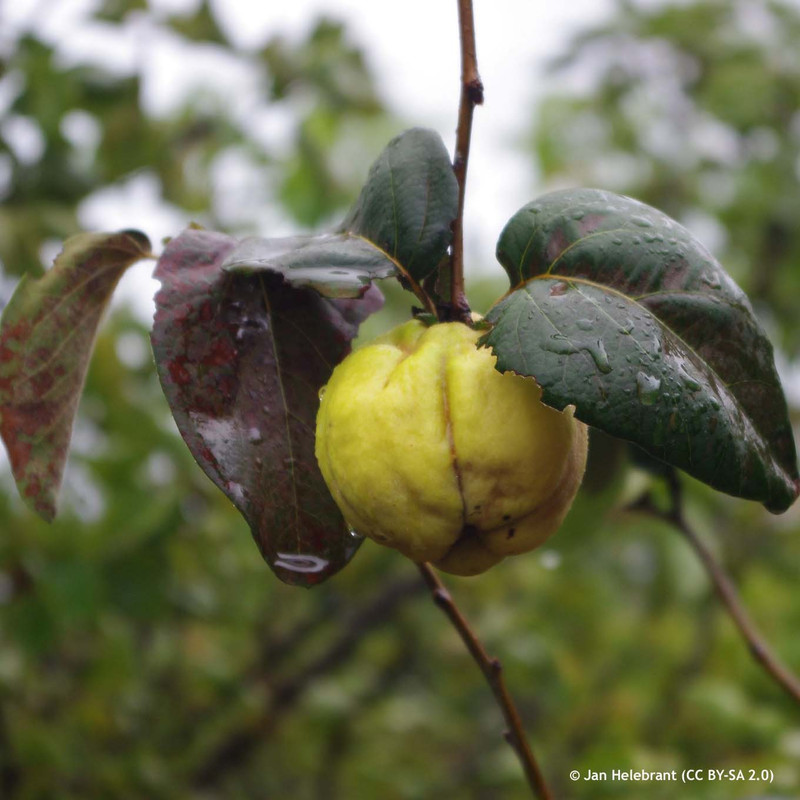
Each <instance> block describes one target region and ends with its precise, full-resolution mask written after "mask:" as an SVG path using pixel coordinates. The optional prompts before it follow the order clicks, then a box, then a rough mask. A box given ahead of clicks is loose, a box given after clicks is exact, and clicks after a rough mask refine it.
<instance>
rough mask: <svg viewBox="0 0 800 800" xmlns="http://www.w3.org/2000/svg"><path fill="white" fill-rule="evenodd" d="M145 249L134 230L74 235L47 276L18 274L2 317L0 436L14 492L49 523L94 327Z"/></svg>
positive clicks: (147, 244) (145, 243)
mask: <svg viewBox="0 0 800 800" xmlns="http://www.w3.org/2000/svg"><path fill="white" fill-rule="evenodd" d="M149 251H150V242H149V241H148V239H147V237H146V236H145V235H144V234H143V233H139V232H138V231H122V232H121V233H110V234H109V233H100V234H89V233H83V234H79V235H78V236H73V237H72V238H70V239H68V240H67V241H66V242H65V244H64V249H63V250H62V252H61V254H60V255H59V256H58V257H57V258H56V261H55V264H54V265H53V268H52V269H51V270H50V271H49V272H47V273H45V275H44V276H42V277H41V278H39V279H30V278H27V277H23V279H22V280H21V281H20V283H19V285H18V286H17V289H16V291H15V292H14V295H13V297H12V298H11V301H10V302H9V304H8V306H6V309H5V311H4V312H3V317H2V321H0V436H2V439H3V441H4V442H5V445H6V448H7V449H8V453H9V457H10V460H11V469H12V471H13V473H14V479H15V480H16V482H17V487H18V488H19V492H20V494H21V495H22V497H23V498H24V499H25V501H26V502H27V503H28V504H29V505H30V506H31V507H32V508H33V509H34V510H35V511H36V512H37V513H39V514H40V515H41V516H42V517H44V519H46V520H48V521H50V520H52V519H53V517H54V516H55V513H56V498H57V495H58V489H59V486H60V485H61V479H62V476H63V473H64V465H65V463H66V458H67V449H68V447H69V441H70V437H71V436H72V425H73V423H74V420H75V412H76V411H77V408H78V400H79V399H80V395H81V391H82V389H83V384H84V380H85V378H86V370H87V368H88V365H89V359H90V357H91V353H92V348H93V346H94V340H95V335H96V333H97V326H98V324H99V322H100V319H101V317H102V315H103V311H104V310H105V308H106V306H107V305H108V301H109V300H110V299H111V294H112V293H113V291H114V288H115V287H116V285H117V282H118V281H119V279H120V278H121V277H122V274H123V273H124V272H125V270H126V269H127V268H128V267H129V266H130V265H131V264H133V263H134V262H135V261H139V260H140V259H142V258H146V257H148V254H149Z"/></svg>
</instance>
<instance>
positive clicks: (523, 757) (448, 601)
mask: <svg viewBox="0 0 800 800" xmlns="http://www.w3.org/2000/svg"><path fill="white" fill-rule="evenodd" d="M417 566H418V567H419V571H420V572H421V573H422V577H423V579H424V580H425V583H427V584H428V588H429V589H430V590H431V594H432V595H433V601H434V603H436V605H437V606H439V608H441V609H442V611H444V613H445V614H446V615H447V616H448V618H449V619H450V622H452V623H453V627H454V628H455V629H456V630H457V631H458V634H459V636H460V637H461V639H462V641H463V642H464V644H465V645H466V647H467V650H469V653H470V655H471V656H472V657H473V659H475V661H476V662H477V664H478V666H479V667H480V668H481V672H483V674H484V676H485V677H486V681H487V683H488V684H489V687H490V688H491V690H492V693H493V694H494V696H495V699H496V700H497V703H498V705H499V706H500V708H501V710H502V712H503V716H504V717H505V720H506V723H507V725H508V730H507V731H506V732H505V734H504V737H505V739H506V741H507V742H508V743H509V744H510V745H511V747H512V748H513V749H514V752H515V753H516V754H517V757H518V758H519V760H520V762H521V763H522V768H523V769H524V771H525V777H526V778H527V780H528V783H529V784H530V787H531V789H532V790H533V793H534V796H536V797H539V798H541V800H552V795H551V794H550V790H549V789H548V788H547V784H546V783H545V780H544V776H543V775H542V772H541V770H540V769H539V765H538V764H537V763H536V759H535V758H534V755H533V751H532V750H531V748H530V745H529V744H528V740H527V738H526V736H525V729H524V728H523V725H522V720H521V719H520V716H519V712H518V711H517V708H516V706H515V705H514V701H513V700H512V698H511V695H510V694H509V692H508V688H507V687H506V682H505V678H504V677H503V666H502V664H501V663H500V662H499V661H498V660H497V659H496V658H491V657H490V656H489V654H488V653H487V652H486V650H485V648H484V646H483V645H482V644H481V642H480V641H479V640H478V638H477V637H476V636H475V634H474V632H473V631H472V628H470V625H469V623H468V622H467V620H466V619H465V617H464V615H463V614H462V613H461V611H460V610H459V609H458V606H456V604H455V603H454V602H453V598H452V597H451V595H450V592H448V591H447V589H446V588H445V586H444V584H443V583H442V582H441V581H440V580H439V576H438V575H437V574H436V572H435V571H434V569H433V567H432V566H431V565H430V564H427V563H425V564H418V565H417Z"/></svg>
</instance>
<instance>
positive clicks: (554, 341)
mask: <svg viewBox="0 0 800 800" xmlns="http://www.w3.org/2000/svg"><path fill="white" fill-rule="evenodd" d="M543 347H544V349H545V350H549V351H550V352H551V353H557V354H558V355H564V356H568V355H572V354H573V353H577V352H578V350H580V347H578V346H577V345H576V344H573V342H572V341H570V340H569V339H568V338H567V337H566V336H564V334H563V333H554V334H553V335H552V336H551V337H550V338H549V339H547V340H545V342H544V345H543Z"/></svg>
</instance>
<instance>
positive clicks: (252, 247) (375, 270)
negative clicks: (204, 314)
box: [222, 233, 398, 297]
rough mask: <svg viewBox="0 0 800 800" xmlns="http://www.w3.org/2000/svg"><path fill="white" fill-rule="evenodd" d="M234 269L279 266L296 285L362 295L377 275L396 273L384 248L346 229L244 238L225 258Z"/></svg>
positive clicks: (329, 293) (251, 270)
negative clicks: (317, 234) (334, 231)
mask: <svg viewBox="0 0 800 800" xmlns="http://www.w3.org/2000/svg"><path fill="white" fill-rule="evenodd" d="M222 268H223V269H225V270H227V271H229V272H236V273H242V274H251V273H255V272H260V271H266V272H275V273H278V274H279V275H281V276H282V277H283V279H284V280H285V281H286V282H287V283H288V284H290V285H291V286H294V287H295V288H297V289H302V288H306V287H308V288H311V289H314V290H315V291H317V292H319V293H320V294H321V295H324V296H325V297H360V296H361V295H363V294H364V292H365V291H366V290H367V287H368V286H369V284H370V282H371V281H373V280H375V279H380V278H389V277H391V276H392V275H397V274H398V270H397V267H396V266H395V264H394V262H393V261H392V259H391V258H389V256H387V255H386V253H384V252H383V250H380V249H379V248H377V247H375V245H373V244H372V243H371V242H369V241H367V240H366V239H362V238H361V237H360V236H355V235H352V234H347V233H338V234H322V235H319V236H290V237H286V238H280V239H262V238H259V237H251V238H249V239H243V240H242V241H241V242H239V244H238V245H237V246H236V247H235V248H234V249H233V250H232V251H231V253H230V254H229V255H228V256H227V258H226V259H225V261H224V262H223V264H222Z"/></svg>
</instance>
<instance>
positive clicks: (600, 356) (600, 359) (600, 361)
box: [583, 339, 612, 375]
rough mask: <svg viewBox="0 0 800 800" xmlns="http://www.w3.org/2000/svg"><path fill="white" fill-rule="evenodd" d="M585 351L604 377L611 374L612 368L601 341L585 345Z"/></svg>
mask: <svg viewBox="0 0 800 800" xmlns="http://www.w3.org/2000/svg"><path fill="white" fill-rule="evenodd" d="M583 349H585V350H587V351H588V353H589V355H590V356H591V357H592V358H593V359H594V363H595V366H596V367H597V369H599V370H600V372H602V373H603V374H604V375H607V374H608V373H609V372H611V369H612V367H611V363H610V362H609V360H608V353H607V352H606V348H605V345H604V344H603V342H602V340H601V339H597V340H596V341H594V342H591V343H587V344H585V345H583Z"/></svg>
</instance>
